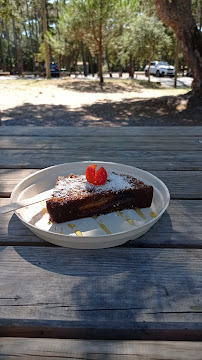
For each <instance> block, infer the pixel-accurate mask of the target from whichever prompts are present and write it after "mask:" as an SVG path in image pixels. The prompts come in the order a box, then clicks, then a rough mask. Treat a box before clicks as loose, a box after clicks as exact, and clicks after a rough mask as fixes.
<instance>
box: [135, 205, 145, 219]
mask: <svg viewBox="0 0 202 360" xmlns="http://www.w3.org/2000/svg"><path fill="white" fill-rule="evenodd" d="M134 210H135V211H136V213H137V214H138V215H139V216H140V217H141V218H143V219H146V217H145V215H144V214H143V212H142V211H141V210H140V209H139V208H136V209H134Z"/></svg>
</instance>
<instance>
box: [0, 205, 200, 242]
mask: <svg viewBox="0 0 202 360" xmlns="http://www.w3.org/2000/svg"><path fill="white" fill-rule="evenodd" d="M7 203H9V199H0V206H3V205H6V204H7ZM201 213H202V201H201V200H197V201H196V200H195V201H193V200H177V201H175V200H172V201H171V202H170V205H169V207H168V209H167V211H166V213H165V214H164V215H163V216H162V217H161V219H160V220H159V221H158V222H157V223H156V224H155V225H154V226H153V227H152V228H151V229H150V230H149V232H148V233H146V234H145V235H143V236H142V237H140V238H139V239H136V240H134V241H129V242H127V243H126V244H125V245H124V246H125V247H170V248H173V247H187V248H189V247H190V248H202V226H201ZM17 244H20V245H23V244H25V245H30V244H33V245H42V246H47V245H50V244H49V243H47V242H45V241H43V240H41V239H39V238H38V237H36V236H35V235H34V234H32V232H31V231H30V230H29V229H27V228H26V227H25V226H24V225H23V224H22V223H21V222H20V221H19V219H18V218H17V216H15V215H14V214H13V213H12V212H10V213H7V214H4V215H1V217H0V245H17ZM50 246H51V245H50Z"/></svg>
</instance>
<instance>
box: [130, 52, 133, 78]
mask: <svg viewBox="0 0 202 360" xmlns="http://www.w3.org/2000/svg"><path fill="white" fill-rule="evenodd" d="M129 76H130V78H131V79H134V62H133V56H132V54H130V67H129Z"/></svg>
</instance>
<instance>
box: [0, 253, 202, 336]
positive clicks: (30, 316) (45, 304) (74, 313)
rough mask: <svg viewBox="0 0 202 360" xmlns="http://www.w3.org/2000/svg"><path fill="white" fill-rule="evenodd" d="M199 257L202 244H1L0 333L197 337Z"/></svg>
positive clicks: (201, 287) (200, 330)
mask: <svg viewBox="0 0 202 360" xmlns="http://www.w3.org/2000/svg"><path fill="white" fill-rule="evenodd" d="M201 261H202V250H200V249H195V250H193V249H192V250H191V249H189V250H185V249H147V248H145V249H131V248H130V249H128V248H123V247H118V248H113V249H108V250H93V251H90V250H86V251H83V250H73V249H64V248H59V247H30V246H27V247H25V246H24V247H20V246H16V247H7V248H6V249H3V250H2V251H1V252H0V274H1V276H0V284H1V293H0V311H1V322H0V336H11V334H12V336H13V335H14V334H15V335H16V336H26V337H27V336H28V337H31V336H32V337H41V336H43V337H52V336H54V337H68V338H72V337H74V338H83V339H85V338H94V339H123V340H124V339H128V340H129V339H144V340H149V339H150V340H151V339H153V340H173V339H175V340H187V339H189V340H199V339H201V335H202V325H201V324H202V311H201V309H202V300H201V299H202V267H201ZM41 331H43V333H41ZM25 334H26V335H25ZM53 334H54V335H53Z"/></svg>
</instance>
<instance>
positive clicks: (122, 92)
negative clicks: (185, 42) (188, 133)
mask: <svg viewBox="0 0 202 360" xmlns="http://www.w3.org/2000/svg"><path fill="white" fill-rule="evenodd" d="M188 91H190V89H168V88H162V87H161V86H160V85H159V84H158V83H150V84H148V83H147V82H145V81H137V80H120V79H117V80H106V81H105V84H104V85H103V88H100V85H99V82H98V81H96V80H85V79H83V80H79V79H69V78H68V79H59V80H58V79H52V80H40V79H30V80H27V79H20V80H1V79H0V110H1V125H2V126H13V125H21V126H22V125H23V126H44V125H45V126H98V127H101V126H144V125H152V126H153V125H161V126H163V125H185V126H186V125H202V103H200V102H198V103H195V104H194V105H193V104H192V105H190V104H189V101H188V100H187V99H186V97H183V95H185V94H186V93H187V92H188Z"/></svg>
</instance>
